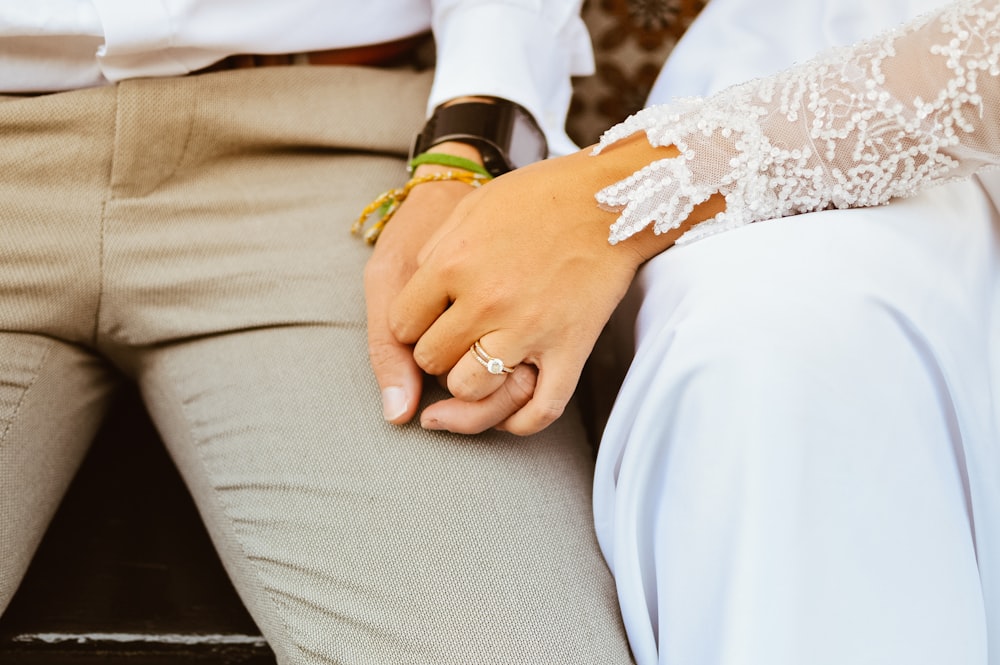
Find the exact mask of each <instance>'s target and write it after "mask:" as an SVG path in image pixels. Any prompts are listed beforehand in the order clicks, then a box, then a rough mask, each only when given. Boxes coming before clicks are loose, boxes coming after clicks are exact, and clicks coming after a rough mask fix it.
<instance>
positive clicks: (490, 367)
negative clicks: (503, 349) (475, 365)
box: [469, 340, 517, 374]
mask: <svg viewBox="0 0 1000 665" xmlns="http://www.w3.org/2000/svg"><path fill="white" fill-rule="evenodd" d="M469 351H471V352H472V355H473V357H474V358H475V359H476V360H478V361H479V364H480V365H482V366H483V367H485V368H486V371H487V372H489V373H490V374H510V373H511V372H513V371H514V367H517V365H515V366H514V367H507V365H505V364H504V362H503V361H502V360H500V359H499V358H494V357H493V356H491V355H490V354H488V353H486V349H484V348H483V345H482V344H481V343H480V342H479V340H476V343H475V344H473V345H472V346H470V347H469Z"/></svg>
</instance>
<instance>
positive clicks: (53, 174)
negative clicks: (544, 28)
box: [0, 67, 631, 664]
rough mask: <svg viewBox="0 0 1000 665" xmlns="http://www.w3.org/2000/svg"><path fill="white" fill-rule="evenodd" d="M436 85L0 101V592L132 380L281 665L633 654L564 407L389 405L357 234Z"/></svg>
mask: <svg viewBox="0 0 1000 665" xmlns="http://www.w3.org/2000/svg"><path fill="white" fill-rule="evenodd" d="M429 87H430V75H429V74H417V73H413V72H410V71H403V70H398V71H397V70H374V69H372V70H367V69H362V68H357V67H354V68H340V67H285V68H273V69H258V70H238V71H230V72H220V73H213V74H204V75H199V76H191V77H184V78H176V79H144V80H134V81H125V82H123V83H120V84H118V85H115V86H107V87H102V88H98V89H91V90H81V91H74V92H66V93H59V94H54V95H47V96H39V97H31V98H5V99H3V100H2V101H0V125H2V126H3V127H4V128H5V140H4V142H3V143H2V145H0V164H2V168H3V171H4V173H5V177H4V178H3V180H2V182H0V226H2V227H3V228H4V234H5V238H6V240H5V242H4V243H3V244H2V248H0V257H2V258H0V264H2V265H3V266H4V268H3V270H2V273H0V274H2V278H0V328H2V329H3V331H4V332H3V334H2V335H0V371H2V374H0V386H2V388H0V409H2V411H0V474H2V475H0V515H2V516H3V518H4V519H3V520H2V521H0V562H2V564H0V606H3V605H5V604H6V603H7V601H8V600H9V598H10V595H11V594H12V593H13V591H14V589H15V587H16V585H17V582H18V580H19V579H20V576H21V575H22V573H23V571H24V568H25V566H26V565H27V562H28V561H29V559H30V555H31V552H32V550H33V548H34V546H35V544H36V543H37V541H38V539H39V538H40V535H41V533H42V531H43V530H44V527H45V524H46V522H47V520H48V518H49V516H50V515H51V513H52V511H53V510H54V507H55V505H56V504H57V502H58V500H59V496H60V494H61V493H62V491H63V490H64V488H65V486H66V484H67V483H68V481H69V478H70V477H71V475H72V473H73V471H74V470H75V468H76V465H77V464H78V462H79V460H80V458H81V456H82V455H83V454H84V451H85V450H86V446H87V443H88V441H89V439H90V437H91V436H92V434H93V432H94V430H95V428H96V427H97V424H98V423H99V419H100V416H101V414H102V411H103V409H104V408H106V405H107V402H108V397H109V395H110V394H111V392H112V390H113V386H114V385H115V383H116V382H117V381H118V380H120V379H121V377H125V378H127V379H131V380H134V381H136V382H137V383H138V385H139V387H140V389H141V392H142V394H143V397H144V400H145V402H146V404H147V407H148V408H149V410H150V413H151V415H152V417H153V420H154V422H155V424H156V426H157V428H158V429H159V431H160V432H161V434H162V436H163V438H164V441H165V442H166V445H167V447H168V448H169V450H170V453H171V455H172V457H173V459H174V461H175V462H176V464H177V466H178V468H179V469H180V471H181V473H182V475H183V477H184V479H185V482H186V483H187V485H188V487H189V488H190V490H191V492H192V494H193V496H194V498H195V500H196V503H197V505H198V508H199V510H200V512H201V514H202V517H203V519H204V520H205V523H206V525H207V527H208V530H209V532H210V534H211V536H212V538H213V541H214V543H215V545H216V547H217V549H218V551H219V553H220V555H221V557H222V560H223V562H224V565H225V567H226V569H227V571H228V573H229V575H230V576H231V578H232V579H233V581H234V583H235V585H236V587H237V590H238V591H239V593H240V596H241V597H242V599H243V601H244V602H245V603H246V605H247V607H248V608H249V610H250V612H251V614H252V615H253V617H254V619H255V620H256V621H257V623H258V625H259V626H260V628H261V630H262V632H263V634H264V636H265V638H266V639H267V640H268V642H269V643H270V644H271V645H272V646H273V648H274V650H275V652H276V654H277V658H278V661H279V662H280V663H282V664H289V663H381V662H384V663H435V664H437V663H462V664H466V663H548V662H559V663H627V662H631V657H630V654H629V649H628V645H627V642H626V639H625V636H624V632H623V629H622V625H621V620H620V616H619V614H618V611H617V607H616V602H615V598H614V587H613V582H612V580H611V577H610V573H609V571H608V569H607V566H606V564H605V562H604V561H603V560H602V558H601V555H600V552H599V550H598V548H597V544H596V540H595V537H594V533H593V523H592V515H591V514H590V511H589V505H588V500H589V491H590V483H591V480H592V473H593V451H592V448H591V447H590V446H589V445H588V443H587V441H586V437H585V435H584V432H583V430H582V428H581V427H580V425H579V419H578V418H576V417H574V416H573V415H572V414H568V417H566V418H563V419H562V421H561V422H560V424H559V425H558V426H556V427H554V428H552V429H551V430H549V431H547V432H546V433H544V434H542V435H540V436H536V437H531V438H525V439H521V438H516V437H512V436H506V435H502V434H498V433H490V434H486V435H483V436H478V437H472V438H469V437H453V436H448V435H445V434H441V433H429V432H425V431H423V430H421V429H420V428H419V427H416V426H407V427H396V426H392V425H388V424H386V423H384V421H383V420H382V417H381V407H380V402H379V393H378V387H377V385H376V384H375V381H374V378H373V377H372V373H371V368H370V367H369V365H368V361H367V354H366V341H365V305H364V296H363V292H362V280H361V276H362V268H363V265H364V263H365V261H366V259H367V257H368V256H369V253H370V248H369V247H368V246H367V245H366V244H365V243H364V242H363V241H362V240H360V239H358V238H354V237H351V236H350V234H349V232H348V229H349V227H350V224H351V221H352V220H353V219H354V217H355V216H356V215H357V213H358V211H359V210H360V209H361V208H362V207H363V206H364V205H365V204H366V203H367V202H368V201H369V200H370V198H371V197H372V196H374V195H375V194H376V193H377V192H379V191H381V190H382V189H385V188H387V187H389V186H392V185H395V184H398V182H399V181H400V179H401V178H403V177H405V167H404V156H405V153H406V150H407V149H408V147H409V141H410V138H411V136H412V134H413V132H414V131H416V129H417V128H418V126H419V124H420V122H421V118H422V110H423V108H424V105H425V104H426V99H427V94H428V90H429ZM429 390H430V388H429Z"/></svg>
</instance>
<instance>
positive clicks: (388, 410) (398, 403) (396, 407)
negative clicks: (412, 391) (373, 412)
mask: <svg viewBox="0 0 1000 665" xmlns="http://www.w3.org/2000/svg"><path fill="white" fill-rule="evenodd" d="M404 413H406V392H405V391H404V390H403V389H402V388H400V387H399V386H390V387H388V388H386V389H385V390H383V391H382V417H383V418H385V419H386V420H388V421H389V422H392V421H393V420H396V419H397V418H399V417H400V416H402V415H403V414H404Z"/></svg>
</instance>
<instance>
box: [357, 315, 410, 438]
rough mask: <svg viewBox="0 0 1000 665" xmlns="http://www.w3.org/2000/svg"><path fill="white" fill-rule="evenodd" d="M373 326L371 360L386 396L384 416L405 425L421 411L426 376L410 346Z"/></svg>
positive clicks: (384, 399)
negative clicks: (419, 409) (422, 391)
mask: <svg viewBox="0 0 1000 665" xmlns="http://www.w3.org/2000/svg"><path fill="white" fill-rule="evenodd" d="M372 330H373V329H372V328H371V327H370V326H369V331H370V332H369V334H368V357H369V359H370V361H371V365H372V370H373V371H374V373H375V380H376V381H378V385H379V389H380V390H381V394H382V417H383V418H385V419H386V420H387V421H388V422H390V423H393V424H396V425H401V424H403V423H406V422H409V421H410V419H412V418H413V416H414V415H415V414H416V412H417V406H418V404H419V402H420V391H421V388H422V386H423V373H422V372H421V370H420V368H419V367H417V364H416V363H415V362H414V360H413V354H412V352H411V351H410V347H408V346H405V345H403V344H400V343H399V342H397V341H396V340H395V338H394V337H392V335H391V334H390V333H389V330H388V328H386V327H384V326H383V327H382V329H381V331H380V332H378V333H374V332H373V331H372Z"/></svg>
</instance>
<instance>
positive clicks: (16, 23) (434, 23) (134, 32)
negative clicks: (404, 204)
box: [0, 0, 593, 154]
mask: <svg viewBox="0 0 1000 665" xmlns="http://www.w3.org/2000/svg"><path fill="white" fill-rule="evenodd" d="M580 4H581V3H580V1H579V0H367V1H366V2H363V3H362V2H357V0H282V2H273V1H271V0H240V2H223V1H220V0H158V1H153V0H33V1H32V2H30V3H27V2H21V1H20V0H0V91H3V92H12V93H18V92H21V93H23V92H50V91H58V90H68V89H75V88H82V87H91V86H97V85H105V84H108V83H110V82H115V81H120V80H123V79H128V78H138V77H150V76H182V75H185V74H187V73H189V72H192V71H196V70H199V69H201V68H203V67H206V66H208V65H210V64H212V63H213V62H216V61H218V60H221V59H222V58H225V57H226V56H229V55H233V54H238V53H261V54H267V53H299V52H304V51H317V50H325V49H334V48H345V47H351V46H360V45H365V44H377V43H381V42H386V41H393V40H396V39H400V38H403V37H408V36H411V35H416V34H419V33H421V32H424V31H427V30H428V29H431V28H433V31H434V36H435V41H436V45H437V52H438V66H437V70H436V75H435V81H434V87H433V90H432V92H431V97H430V100H429V102H428V110H430V109H432V108H433V107H434V106H436V105H438V104H440V103H441V102H443V101H445V100H447V99H451V98H454V97H458V96H462V95H492V96H497V97H503V98H506V99H511V100H513V101H516V102H518V103H520V104H521V105H523V106H525V107H526V108H527V109H528V110H530V111H531V112H532V114H533V115H534V116H535V117H536V118H537V119H538V121H539V122H540V123H541V124H542V126H543V129H544V130H545V132H546V134H547V135H548V137H549V142H550V148H551V149H552V151H553V153H555V154H561V153H564V152H567V151H570V150H572V149H573V148H574V146H573V145H572V144H571V143H570V142H569V140H568V139H567V138H566V136H565V133H564V130H563V125H564V123H565V117H566V112H567V110H568V108H569V100H570V96H571V94H572V88H571V82H570V76H573V75H585V74H590V73H592V71H593V56H592V52H591V47H590V40H589V36H588V34H587V30H586V26H585V25H584V23H583V21H582V20H581V19H580V15H579V10H580Z"/></svg>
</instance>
